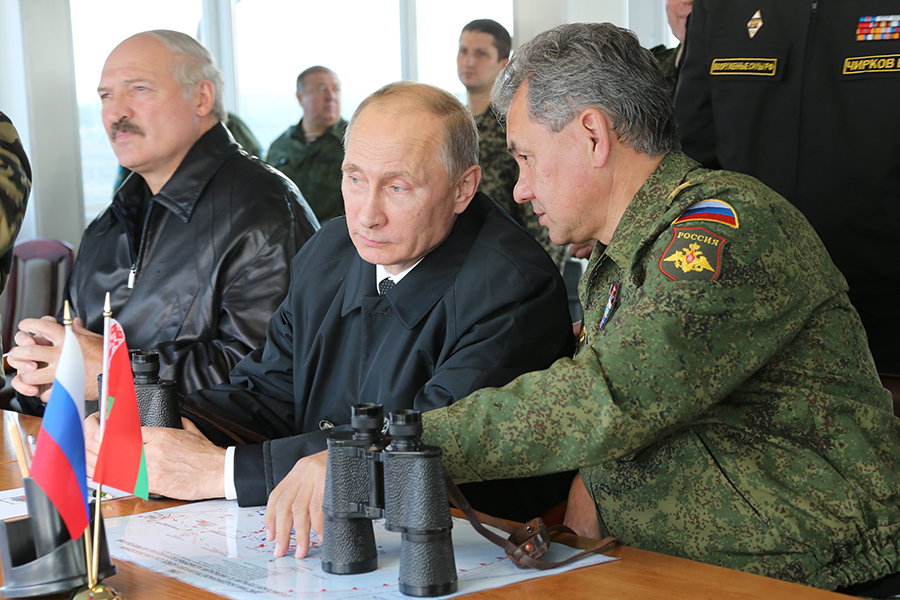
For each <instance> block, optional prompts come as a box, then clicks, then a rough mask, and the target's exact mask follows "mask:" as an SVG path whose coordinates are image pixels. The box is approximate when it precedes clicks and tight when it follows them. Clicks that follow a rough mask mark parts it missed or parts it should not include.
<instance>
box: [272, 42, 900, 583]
mask: <svg viewBox="0 0 900 600" xmlns="http://www.w3.org/2000/svg"><path fill="white" fill-rule="evenodd" d="M653 61H654V59H653V57H652V55H651V54H650V53H649V52H648V51H646V50H643V49H640V48H639V46H638V41H637V39H636V38H635V37H634V36H633V35H632V34H631V33H630V32H628V31H626V30H622V29H619V28H616V27H614V26H612V25H610V24H573V25H563V26H561V27H559V28H556V29H554V30H551V31H549V32H546V33H544V34H541V35H540V36H538V37H537V38H535V39H534V40H533V41H532V42H530V43H529V44H527V45H526V46H524V47H523V48H521V49H520V50H519V51H518V52H517V53H516V56H515V57H514V58H513V59H512V61H511V62H510V64H509V66H508V67H507V69H506V70H505V71H504V74H503V76H502V78H501V80H500V81H498V82H497V84H496V85H495V88H494V93H493V95H492V99H493V101H494V102H495V105H496V106H498V107H499V108H500V109H501V111H502V112H503V113H504V114H507V115H508V123H509V142H510V146H511V148H512V149H513V154H514V156H516V159H517V161H518V162H519V164H520V166H521V174H520V178H519V184H518V186H517V189H516V193H517V197H518V199H519V200H523V199H526V200H528V201H530V202H531V203H532V204H533V205H534V206H535V211H536V212H537V213H538V214H541V215H542V221H543V222H545V223H546V224H547V225H548V226H549V229H550V235H551V238H552V239H553V240H554V241H556V242H566V241H572V242H580V241H584V240H587V239H598V240H599V243H598V244H597V246H596V247H595V249H594V251H593V254H592V256H591V260H590V264H589V265H588V269H587V272H586V273H585V275H584V277H583V278H582V280H581V284H580V295H581V300H582V303H583V304H584V306H585V319H584V330H583V337H582V344H581V347H580V350H579V351H578V353H577V354H576V356H575V358H574V359H567V358H563V359H560V360H558V361H556V362H555V363H554V364H553V365H552V366H551V367H550V368H549V369H547V370H545V371H540V372H535V373H529V374H526V375H523V376H520V377H519V378H517V379H515V380H513V381H512V382H511V383H510V384H508V385H506V386H505V387H503V388H494V389H484V390H481V391H479V392H476V393H474V394H472V395H470V396H468V397H467V398H464V399H463V400H460V401H459V402H457V403H455V404H453V405H452V406H449V407H447V408H443V409H439V410H436V411H432V412H429V413H426V414H425V415H424V416H423V422H424V426H425V435H424V437H423V441H424V442H425V443H428V444H434V445H438V446H440V447H442V448H443V450H444V465H445V467H446V469H447V471H448V472H449V474H450V475H451V476H452V477H453V478H454V479H455V480H456V481H458V482H465V481H479V480H487V479H496V478H502V477H521V476H525V475H535V474H539V473H551V472H555V471H560V470H564V469H571V468H581V478H579V479H577V480H576V484H575V485H573V489H572V492H571V495H570V500H569V514H567V522H569V523H571V524H572V525H574V526H576V528H577V529H578V530H579V531H583V532H592V533H594V534H595V535H596V534H602V535H614V536H616V537H618V538H619V539H620V540H622V541H623V542H624V543H626V544H629V545H633V546H637V547H640V548H644V549H647V550H653V551H657V552H664V553H667V554H672V555H676V556H682V557H686V558H690V559H694V560H700V561H704V562H709V563H712V564H717V565H721V566H724V567H730V568H736V569H741V570H746V571H750V572H754V573H758V574H762V575H768V576H772V577H778V578H782V579H786V580H789V581H797V582H802V583H805V584H809V585H815V586H819V587H823V588H829V589H835V588H842V589H846V588H847V587H848V586H853V585H855V584H863V585H867V584H869V583H871V582H879V583H885V582H887V584H888V585H889V586H890V585H893V586H894V589H896V587H897V579H896V576H894V575H893V574H895V573H896V572H897V571H898V570H900V551H898V548H900V424H898V423H900V422H898V420H897V419H895V418H894V416H893V414H892V407H891V400H890V395H889V393H888V392H887V391H886V390H884V389H883V388H882V387H881V386H880V384H879V381H878V378H877V375H876V373H875V367H874V364H873V361H872V357H871V354H870V353H869V351H868V348H867V345H866V337H865V333H864V331H863V329H862V326H861V324H860V321H859V317H858V315H857V313H856V311H855V310H854V309H853V307H852V306H851V305H850V303H849V301H848V299H847V294H846V291H847V285H846V282H845V280H844V278H843V277H842V276H841V274H840V273H839V272H838V270H837V269H836V268H835V266H834V264H833V263H832V262H831V260H830V258H829V256H828V253H827V252H826V251H825V249H824V247H823V246H822V243H821V241H820V240H819V239H818V237H817V236H816V235H815V233H814V232H813V230H812V228H811V227H810V225H809V223H807V222H806V220H805V219H804V218H803V217H802V215H801V214H800V213H799V212H798V211H797V210H796V209H794V208H793V207H792V206H791V205H790V204H789V203H788V202H787V201H786V200H784V199H783V198H782V197H781V196H779V195H777V194H776V193H775V192H773V191H772V190H770V189H768V188H766V187H765V186H763V185H762V184H761V183H759V182H758V181H757V180H755V179H752V178H749V177H746V176H743V175H739V174H736V173H729V172H724V171H710V170H706V169H703V168H701V167H700V166H699V165H698V164H697V163H695V162H694V161H692V160H691V159H689V158H688V157H686V156H685V155H684V154H682V153H681V152H680V151H678V150H677V148H678V141H677V136H676V126H675V119H674V113H673V109H672V104H671V99H670V98H669V93H668V89H667V87H666V84H665V81H664V79H663V77H662V74H661V73H660V71H659V69H658V68H657V67H656V65H655V64H654V62H653ZM579 74H580V75H581V76H579ZM563 86H565V87H563ZM322 464H324V459H323V458H322V457H315V458H313V457H310V458H308V459H307V460H306V461H305V462H301V463H298V464H297V465H296V467H295V471H296V472H297V473H298V476H299V474H303V475H304V476H305V477H306V478H307V479H308V480H309V481H310V483H304V485H303V486H301V489H300V490H299V491H298V492H297V494H296V500H294V502H293V505H294V510H295V514H297V515H300V516H301V519H302V518H311V521H312V523H313V525H314V526H315V527H317V528H318V527H320V526H321V515H320V513H318V511H316V512H315V513H314V514H311V515H310V511H309V509H310V506H311V505H315V503H316V502H315V500H314V501H313V502H312V504H310V502H309V499H310V498H311V497H312V498H316V497H317V496H316V495H317V494H318V493H319V492H318V489H317V487H316V486H317V485H318V484H316V483H315V481H316V480H317V479H319V478H320V477H321V475H320V474H319V473H320V472H321V471H322V470H323V469H322ZM582 481H583V483H582ZM277 492H278V490H276V492H273V495H272V496H271V497H270V506H273V499H274V501H275V502H277V501H278V499H279V494H277ZM588 493H589V494H590V497H589V498H588V496H587V494H588ZM584 499H588V506H589V510H588V511H586V512H585V511H583V508H584V503H583V500H584ZM282 502H284V500H282ZM288 504H289V505H290V503H288ZM279 518H282V521H283V522H284V525H282V523H279V522H278V519H279ZM267 519H268V520H269V521H268V523H269V526H270V528H271V529H273V530H274V531H275V535H276V536H277V535H283V534H284V533H283V531H282V527H284V526H286V527H287V529H288V530H289V529H290V527H289V523H288V521H289V520H286V519H283V516H282V515H279V514H278V513H277V511H273V514H272V515H271V516H269V515H268V514H267ZM303 524H304V523H303V522H302V521H301V523H300V524H299V526H298V528H297V531H300V530H301V529H302V527H303ZM317 530H319V529H317ZM288 532H289V531H288ZM298 537H299V536H298ZM302 543H303V540H302V539H301V540H300V541H299V542H298V547H301V546H302ZM869 589H871V588H869ZM853 591H860V590H859V589H858V588H857V589H855V590H853ZM862 591H863V592H864V593H865V592H866V591H867V590H862ZM889 591H890V589H889ZM894 593H897V592H896V591H895V592H894ZM885 595H887V594H885Z"/></svg>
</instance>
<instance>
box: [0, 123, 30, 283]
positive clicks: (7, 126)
mask: <svg viewBox="0 0 900 600" xmlns="http://www.w3.org/2000/svg"><path fill="white" fill-rule="evenodd" d="M30 192H31V165H30V164H29V162H28V157H27V156H25V149H24V148H22V142H21V140H19V133H18V132H17V131H16V128H15V126H14V125H13V124H12V122H11V121H10V120H9V118H8V117H7V116H6V115H4V114H3V113H2V112H0V203H2V207H0V208H2V210H0V291H2V290H3V289H4V288H5V287H6V279H7V278H8V277H9V269H10V266H11V265H12V249H13V244H15V241H16V236H18V235H19V228H20V227H21V226H22V219H23V218H24V217H25V207H26V206H27V205H28V194H29V193H30Z"/></svg>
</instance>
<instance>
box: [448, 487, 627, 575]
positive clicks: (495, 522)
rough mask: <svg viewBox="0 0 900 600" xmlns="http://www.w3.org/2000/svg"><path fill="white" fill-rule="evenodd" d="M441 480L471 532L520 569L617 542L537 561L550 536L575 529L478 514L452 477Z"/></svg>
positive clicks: (542, 566) (550, 566) (605, 541)
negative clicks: (515, 522)
mask: <svg viewBox="0 0 900 600" xmlns="http://www.w3.org/2000/svg"><path fill="white" fill-rule="evenodd" d="M444 479H445V480H446V482H447V494H448V495H449V496H450V502H452V503H453V505H454V506H455V507H456V508H458V509H459V510H461V511H462V512H463V514H464V515H466V518H467V519H468V520H469V522H470V523H471V524H472V527H474V528H475V531H477V532H478V533H480V534H481V535H482V536H483V537H484V538H486V539H487V540H488V541H490V542H492V543H494V544H496V545H497V546H500V547H501V548H503V550H504V551H505V552H506V554H507V556H509V558H510V560H512V561H513V564H515V565H516V566H517V567H519V568H520V569H524V568H527V567H530V568H532V569H541V570H546V569H553V568H554V567H558V566H560V565H565V564H568V563H570V562H572V561H574V560H577V559H579V558H581V557H582V556H585V555H586V554H590V553H595V552H603V551H604V550H608V549H610V548H612V547H614V546H615V545H616V544H617V543H618V540H617V539H616V538H614V537H607V538H604V539H602V540H598V541H597V543H596V544H594V545H593V546H591V547H590V548H588V549H587V550H585V551H583V552H580V553H578V554H576V555H574V556H570V557H569V558H567V559H566V560H561V561H559V562H546V561H543V560H540V557H541V556H542V555H543V554H544V553H545V552H547V550H548V549H549V548H550V542H551V541H552V539H553V538H554V537H559V535H561V534H565V533H568V534H572V535H575V532H574V531H572V530H571V529H569V528H568V527H566V526H565V525H554V526H553V527H550V528H549V529H548V528H547V526H546V525H545V524H544V521H543V520H542V519H541V518H540V517H536V518H534V519H531V520H530V521H528V522H527V523H525V524H524V525H522V526H521V527H515V526H514V525H512V524H510V523H508V522H506V521H503V520H501V519H497V518H495V517H492V516H490V515H486V514H484V513H480V512H478V511H477V510H475V509H473V508H472V507H471V506H470V505H469V501H468V500H466V497H465V496H464V495H463V493H462V492H461V491H460V490H459V488H458V487H456V484H455V483H453V480H452V479H450V476H449V475H446V474H445V475H444ZM485 525H490V526H491V527H496V528H497V529H500V530H501V531H505V532H506V533H508V534H510V535H509V537H508V538H502V537H500V536H499V535H497V534H496V533H494V532H493V531H491V530H489V529H487V528H486V527H485Z"/></svg>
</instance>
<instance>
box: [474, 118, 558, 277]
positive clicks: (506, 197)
mask: <svg viewBox="0 0 900 600" xmlns="http://www.w3.org/2000/svg"><path fill="white" fill-rule="evenodd" d="M475 123H476V124H477V125H478V163H479V165H480V166H481V183H480V184H479V186H478V191H480V192H484V193H485V194H487V195H488V196H489V197H490V199H491V200H493V201H494V202H496V203H497V204H499V205H500V208H502V209H503V210H505V211H506V212H507V213H509V216H511V217H512V218H513V220H514V221H515V222H516V223H518V224H519V225H521V226H522V228H523V229H525V231H527V232H528V233H530V234H531V236H532V237H533V238H534V239H536V240H537V241H538V243H540V245H541V246H542V247H543V248H544V250H546V251H547V254H549V255H550V258H552V259H553V262H554V263H556V266H557V267H560V268H561V267H562V264H563V262H564V261H565V259H566V253H565V247H563V246H557V245H556V244H554V243H553V242H552V241H551V240H550V234H549V232H548V231H547V228H546V227H543V226H542V225H541V224H540V223H539V222H538V217H537V215H535V214H534V209H532V208H531V204H530V203H525V204H517V203H516V201H515V200H513V189H514V188H515V187H516V182H517V181H518V180H519V167H518V166H517V165H516V159H514V158H513V156H512V154H510V153H509V151H508V150H507V145H506V130H505V129H504V128H503V125H501V124H500V121H498V120H497V116H496V115H495V114H494V110H493V109H492V108H491V107H488V109H487V110H486V111H484V112H483V113H482V114H480V115H478V116H477V117H475Z"/></svg>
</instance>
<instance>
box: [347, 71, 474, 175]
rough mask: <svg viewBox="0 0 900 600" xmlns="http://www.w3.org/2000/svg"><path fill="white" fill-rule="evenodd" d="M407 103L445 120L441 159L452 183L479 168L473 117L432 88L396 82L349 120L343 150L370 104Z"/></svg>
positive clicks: (448, 95) (371, 97) (374, 95)
mask: <svg viewBox="0 0 900 600" xmlns="http://www.w3.org/2000/svg"><path fill="white" fill-rule="evenodd" d="M406 99H412V100H415V101H417V102H418V103H419V105H420V106H421V107H422V108H423V109H425V110H426V111H428V112H430V113H431V114H433V115H435V116H438V117H440V118H442V119H443V120H444V139H443V141H442V143H441V150H440V156H439V157H438V158H439V160H440V162H441V164H442V165H444V170H445V171H446V172H447V177H448V178H449V180H450V181H451V182H457V181H458V180H459V179H460V178H461V177H462V175H463V173H465V171H466V169H468V168H469V167H471V166H473V165H477V164H478V126H477V125H475V119H474V118H473V117H472V113H471V112H469V109H468V108H466V107H465V106H463V104H462V102H460V101H459V100H458V99H457V98H456V96H454V95H453V94H451V93H449V92H445V91H444V90H442V89H440V88H437V87H434V86H433V85H428V84H426V83H416V82H414V81H397V82H394V83H389V84H387V85H386V86H384V87H383V88H381V89H380V90H378V91H377V92H374V93H372V94H370V95H369V96H368V97H367V98H366V99H365V100H363V101H362V102H361V103H360V104H359V106H357V107H356V111H354V113H353V116H352V117H350V122H349V123H348V124H347V129H345V130H344V148H345V149H346V148H347V142H348V141H349V140H350V132H351V131H352V130H353V125H354V124H355V123H356V119H357V118H358V117H359V115H360V113H362V111H363V109H364V108H366V107H367V106H369V105H370V104H383V103H385V102H386V101H388V100H406ZM401 111H402V112H401ZM398 114H406V111H404V110H403V109H402V108H401V109H400V110H399V111H398Z"/></svg>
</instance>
